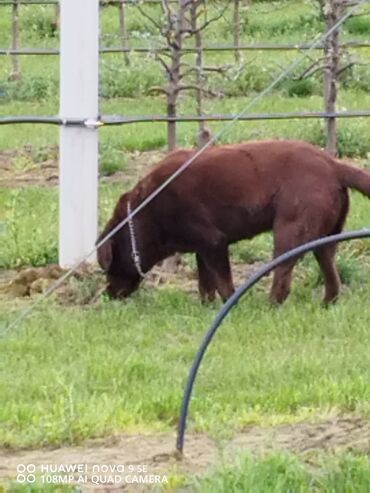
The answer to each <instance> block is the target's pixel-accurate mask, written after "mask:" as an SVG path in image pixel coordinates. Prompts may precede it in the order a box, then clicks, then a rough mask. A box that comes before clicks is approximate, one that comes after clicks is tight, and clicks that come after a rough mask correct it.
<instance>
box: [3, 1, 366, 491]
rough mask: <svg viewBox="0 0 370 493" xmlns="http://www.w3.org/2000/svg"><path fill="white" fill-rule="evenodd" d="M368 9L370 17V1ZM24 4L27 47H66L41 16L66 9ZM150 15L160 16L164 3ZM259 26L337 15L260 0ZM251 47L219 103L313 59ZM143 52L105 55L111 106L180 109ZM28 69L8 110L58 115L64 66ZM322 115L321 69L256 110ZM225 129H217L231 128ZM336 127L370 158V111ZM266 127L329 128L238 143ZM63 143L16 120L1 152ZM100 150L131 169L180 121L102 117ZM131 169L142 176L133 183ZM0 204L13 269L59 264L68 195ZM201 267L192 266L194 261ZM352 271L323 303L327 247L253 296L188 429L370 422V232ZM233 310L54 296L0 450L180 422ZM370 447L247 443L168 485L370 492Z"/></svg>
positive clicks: (111, 195) (104, 187)
mask: <svg viewBox="0 0 370 493" xmlns="http://www.w3.org/2000/svg"><path fill="white" fill-rule="evenodd" d="M0 9H1V14H0V46H9V42H10V21H9V19H10V8H8V7H4V6H0ZM42 9H44V10H42ZM271 9H274V12H273V13H272V10H271ZM364 9H365V10H364V12H365V13H366V9H368V6H366V7H365V8H364ZM22 12H23V14H22V19H21V22H22V45H23V46H28V47H30V46H34V47H36V46H44V47H51V46H57V43H58V40H57V38H54V37H51V36H50V33H49V34H48V25H49V24H48V23H47V22H44V20H43V19H45V18H46V19H47V18H48V17H50V16H51V15H52V9H50V8H49V9H47V8H46V7H31V6H26V7H24V8H22ZM152 12H153V15H158V10H156V7H153V8H152ZM102 16H103V17H102V18H103V24H102V27H103V28H102V31H103V35H104V42H105V43H106V44H107V45H108V44H110V45H115V44H117V43H118V42H119V40H118V39H117V36H116V34H114V33H117V30H118V15H117V13H116V12H115V10H114V9H112V8H106V9H104V11H103V14H102ZM128 26H129V29H130V30H131V31H133V32H134V33H135V35H134V39H133V41H132V42H133V43H136V44H138V45H139V44H140V45H143V44H145V43H148V44H149V43H150V42H153V40H154V39H157V38H155V36H156V33H155V32H154V30H153V27H152V26H151V25H150V24H148V23H147V22H146V21H145V22H142V21H141V20H140V18H139V17H138V15H137V14H135V12H134V11H133V10H128ZM243 29H244V30H243V42H245V43H250V42H276V43H278V42H279V43H288V42H301V41H306V40H310V39H312V38H313V36H314V35H315V33H317V32H319V31H320V30H321V29H322V21H321V19H320V17H319V16H318V14H317V7H316V3H315V2H314V1H313V0H312V1H304V2H296V1H291V2H274V4H273V6H272V7H271V5H269V2H256V3H255V4H254V5H253V6H252V7H251V8H250V13H249V14H248V22H246V23H245V25H244V28H243ZM112 33H113V35H112ZM231 34H232V31H231V29H230V26H229V24H228V23H227V22H223V24H222V23H221V25H220V28H219V29H216V27H215V26H214V25H211V26H210V28H209V32H208V36H209V39H210V40H213V41H214V42H219V43H224V42H231ZM369 37H370V22H369V15H364V16H360V17H356V18H353V19H351V20H350V21H349V23H348V24H347V25H346V27H345V29H344V32H343V38H344V39H357V40H368V39H369ZM157 41H158V40H157ZM158 42H159V41H158ZM353 53H354V52H353ZM356 53H357V55H356V56H357V57H358V58H359V60H360V61H361V62H363V65H361V64H360V65H358V66H357V67H356V68H354V69H353V70H352V72H351V73H348V74H347V75H346V77H345V78H343V80H342V82H341V85H340V90H339V99H338V109H339V110H345V109H348V110H349V109H367V108H369V107H370V91H369V87H370V71H369V66H368V65H367V64H368V61H369V54H370V51H369V49H363V50H358V51H356ZM244 56H245V62H246V65H245V67H244V69H243V70H242V71H241V73H240V75H239V77H234V75H235V73H233V72H232V71H231V72H230V75H229V77H228V78H225V79H220V78H217V77H213V78H212V79H210V84H211V85H212V87H213V88H215V89H217V88H222V89H223V90H224V97H222V98H210V99H207V100H206V102H205V104H206V111H207V112H209V113H221V112H222V113H235V112H237V111H240V109H241V108H242V107H243V106H245V105H246V103H247V102H248V101H250V100H252V99H253V97H254V96H255V95H256V94H257V93H258V92H259V91H260V90H262V89H263V88H264V87H265V86H266V85H267V84H268V83H269V82H270V81H271V80H272V79H273V77H274V76H275V75H276V74H278V73H279V72H280V71H281V69H282V67H285V66H287V65H288V64H289V63H290V61H291V60H293V59H294V57H295V56H297V54H296V53H294V52H289V53H279V54H276V53H268V52H267V53H265V52H260V53H257V54H253V55H252V54H249V52H248V53H246V54H245V55H244ZM131 60H132V61H133V63H132V66H131V67H130V68H126V67H125V66H124V64H123V60H122V57H121V56H111V55H109V56H106V57H105V58H103V60H102V66H101V81H102V83H101V101H100V104H101V111H102V113H104V114H124V115H137V114H149V113H153V114H162V113H164V111H165V101H164V99H163V97H161V96H155V97H154V96H151V95H149V93H148V91H149V89H150V87H151V86H152V85H158V84H160V83H162V82H163V74H162V73H161V71H160V67H159V65H158V64H156V62H155V61H154V60H152V59H149V58H147V59H143V58H135V57H133V56H132V57H131ZM232 61H233V55H232V54H217V55H215V54H214V55H207V63H210V64H215V63H230V62H232ZM21 66H22V71H23V79H22V81H20V82H19V83H11V82H9V81H8V74H9V70H10V60H9V58H5V57H3V58H0V115H17V114H35V115H36V114H40V115H43V114H57V112H58V59H57V58H56V57H45V58H44V57H27V58H26V57H24V58H22V59H21ZM321 109H322V96H321V79H320V77H316V78H314V79H313V80H312V81H311V82H310V83H309V84H308V85H307V86H306V87H305V89H304V93H303V94H302V93H301V94H299V95H298V94H297V86H295V85H294V84H293V85H292V80H288V81H287V82H286V83H285V84H282V85H281V86H280V87H278V88H277V89H276V90H275V91H274V92H273V93H272V94H270V95H269V96H268V97H266V98H264V99H263V101H261V102H260V103H258V104H257V105H256V106H255V107H254V108H253V109H252V110H251V111H252V112H288V111H303V110H321ZM193 111H194V101H193V97H192V95H191V94H188V95H187V96H186V97H183V98H182V99H181V101H180V107H179V113H182V114H191V113H193ZM210 126H211V128H212V130H213V131H214V132H215V131H217V130H218V129H221V128H222V126H223V124H221V123H220V124H212V125H210ZM338 126H339V151H340V153H341V154H342V155H344V156H346V157H347V158H348V157H351V158H354V159H355V160H356V162H357V164H360V165H361V166H365V167H368V166H369V152H370V119H365V118H364V119H353V120H341V121H340V122H339V123H338ZM196 132H197V127H196V125H194V124H181V125H179V127H178V134H179V144H181V145H188V146H189V145H193V144H194V142H195V136H196ZM265 137H266V138H267V137H287V138H300V139H304V140H308V141H311V142H314V143H317V144H319V145H322V144H323V143H324V140H323V139H324V137H323V127H322V125H321V123H320V122H318V121H314V120H307V121H301V120H299V121H298V120H297V121H270V122H267V121H264V122H258V123H257V122H253V123H251V122H249V123H239V124H237V125H236V126H234V127H233V129H232V130H231V131H230V132H229V133H228V134H227V135H225V136H224V137H223V141H229V142H233V141H241V140H247V139H251V138H253V139H255V138H256V139H261V138H265ZM57 144H58V129H57V128H56V127H48V126H40V125H32V126H22V125H17V126H16V125H9V126H2V127H1V132H0V163H1V159H4V160H5V159H6V162H7V163H8V162H9V163H10V164H11V166H12V167H13V169H14V170H19V169H20V170H25V171H27V170H28V169H29V168H32V167H36V168H37V167H38V166H40V163H42V162H43V161H45V160H46V159H50V160H55V159H56V158H57V152H58V151H57ZM100 146H101V147H100V149H101V163H102V167H103V168H105V169H110V170H113V171H114V170H116V169H117V170H118V169H121V170H122V169H123V170H125V169H126V168H127V167H129V165H130V163H129V157H128V156H129V155H128V151H132V150H139V151H145V150H150V149H164V148H165V146H166V128H165V125H156V126H154V125H152V124H149V123H145V124H137V125H130V126H124V127H112V128H103V129H101V130H100ZM25 148H27V149H28V154H27V155H26V157H25V154H24V152H23V151H24V149H25ZM49 154H50V155H49ZM50 156H51V157H50ZM133 180H134V177H133V176H131V175H129V177H128V179H127V180H126V182H125V183H127V182H130V183H132V182H133ZM122 191H123V190H122V185H121V184H120V183H111V182H108V183H104V184H101V185H100V218H99V220H100V224H101V225H102V224H103V223H104V222H105V221H106V219H107V217H108V216H109V215H110V213H111V210H112V208H113V206H114V204H115V201H116V199H117V197H118V196H119V195H120V194H121V193H122ZM0 204H1V208H0V238H1V251H0V269H1V270H0V273H1V274H2V273H5V272H7V270H8V269H24V268H26V267H29V266H44V265H48V264H51V263H55V262H56V261H57V221H58V190H57V188H56V187H26V188H6V189H5V188H4V189H2V190H0ZM369 217H370V201H369V200H368V199H366V198H364V197H362V196H360V195H359V194H357V193H353V194H352V208H351V213H350V215H349V219H348V222H347V229H359V228H362V227H369ZM271 249H272V239H271V235H269V234H266V235H262V236H260V237H258V238H255V239H253V240H252V241H248V242H240V243H239V244H238V245H235V246H233V248H232V258H233V262H234V264H243V265H244V264H252V263H254V262H256V261H258V262H260V261H267V260H269V259H270V257H271ZM185 262H186V263H187V264H189V265H190V266H192V267H193V266H194V259H193V258H192V257H191V256H186V257H185ZM338 264H339V267H340V272H341V276H342V280H343V282H344V290H343V293H342V295H341V297H340V299H339V301H338V303H337V304H336V305H335V306H332V307H330V308H328V309H324V308H323V307H322V306H321V304H320V300H321V295H322V286H321V279H320V276H319V273H318V268H317V265H316V263H315V261H314V259H313V257H312V256H311V255H309V256H307V257H306V258H305V259H304V260H303V261H302V262H300V264H299V265H298V266H297V268H296V276H295V282H294V285H293V293H292V295H291V297H290V298H289V300H288V301H287V303H286V304H285V305H284V306H283V307H281V308H279V309H276V308H272V307H270V306H269V304H268V301H267V294H268V287H269V283H270V282H271V281H270V279H264V280H263V281H262V282H261V283H260V284H259V285H257V286H256V287H255V288H254V289H253V290H252V291H251V292H250V293H248V294H247V295H246V297H245V298H244V299H243V301H242V302H241V303H240V304H239V305H238V306H237V307H236V308H235V309H234V310H233V312H232V313H231V314H230V316H229V317H228V319H227V320H226V322H225V324H224V326H223V327H222V328H221V330H220V331H219V333H218V335H217V337H216V338H215V341H214V343H213V345H211V347H210V350H209V352H208V353H207V355H206V357H205V360H204V363H203V365H202V367H201V370H200V375H199V379H198V381H197V383H196V388H195V393H194V396H193V400H192V402H191V407H190V416H189V423H188V426H189V430H188V431H189V433H190V434H195V433H201V434H207V435H208V436H210V437H211V438H212V439H213V440H214V441H215V442H216V443H217V444H218V445H219V446H220V447H221V448H222V446H223V444H225V443H228V441H229V440H231V439H232V437H234V436H235V435H237V434H238V433H239V432H240V431H241V430H245V429H247V430H248V429H250V428H251V427H252V426H256V427H258V429H261V430H264V429H265V428H266V427H272V426H273V427H276V426H278V425H281V424H286V425H289V424H291V425H294V424H296V423H301V422H302V423H308V422H313V423H320V422H321V420H325V419H326V418H331V417H336V416H351V417H358V418H361V419H363V420H364V421H365V422H368V421H370V387H369V384H368V382H369V380H370V352H369V347H370V332H369V319H370V308H369V303H368V300H369V297H370V281H369V279H370V241H369V240H363V241H356V242H350V243H346V244H342V245H341V246H340V248H339V254H338ZM245 267H246V268H247V265H245ZM91 282H92V281H91V279H89V278H86V279H82V280H80V281H78V282H77V281H76V283H77V289H79V290H80V291H81V292H84V290H85V291H86V290H91V289H93V288H94V286H91ZM35 299H36V298H35ZM29 303H30V300H29V299H28V298H17V299H15V298H13V299H9V298H7V297H5V296H3V295H0V310H1V314H0V324H1V329H4V328H5V326H6V324H7V323H8V322H9V321H12V320H14V318H15V317H16V316H17V314H19V313H21V311H22V310H23V309H25V308H26V307H28V306H29ZM220 306H221V303H220V302H219V301H218V302H215V303H213V304H211V305H206V306H202V305H201V304H200V302H199V300H198V298H197V297H196V295H194V294H192V293H189V292H185V291H184V290H182V289H180V288H179V287H178V286H173V287H171V286H170V287H168V286H167V287H165V288H157V289H155V288H153V287H151V286H148V285H144V287H143V288H142V289H141V290H140V291H139V292H137V293H136V294H135V295H134V296H132V298H130V299H129V300H127V301H125V302H118V301H109V300H108V299H106V298H105V297H101V298H100V299H99V300H98V301H97V303H95V304H91V305H89V304H77V303H76V304H75V305H73V304H60V303H59V302H58V300H57V298H56V297H54V296H52V297H51V298H49V299H48V300H47V301H46V302H44V303H41V304H40V305H39V306H38V307H37V308H36V310H35V311H34V313H33V314H32V316H31V317H30V318H28V319H27V320H25V321H24V322H23V323H22V324H21V325H20V326H19V327H18V328H17V329H15V330H14V331H13V332H12V333H11V334H8V335H7V336H6V337H2V338H1V339H0V354H1V357H0V375H1V379H0V395H1V402H2V404H1V406H0V423H1V427H0V453H7V451H8V450H9V454H11V453H13V451H14V450H15V451H21V450H23V449H25V448H31V449H33V448H34V449H37V448H40V447H61V446H70V445H75V444H83V443H85V440H86V439H91V438H97V437H106V438H107V437H111V436H119V435H121V434H133V435H135V436H136V435H146V434H153V433H154V434H157V433H171V432H173V431H174V430H175V429H176V424H177V418H178V413H179V409H180V404H181V398H182V392H183V387H184V384H185V380H186V377H187V374H188V370H189V366H190V364H191V362H192V359H193V357H194V354H195V351H196V349H197V347H198V345H199V343H200V341H201V338H202V336H203V334H204V332H205V331H206V329H207V328H208V326H209V324H210V323H211V322H212V320H213V318H214V316H215V315H216V313H217V311H218V309H219V308H220ZM4 451H5V452H4ZM369 452H370V449H369V447H368V448H367V449H366V448H365V449H357V448H356V447H354V448H353V449H351V450H349V449H348V448H347V449H340V450H337V451H333V450H329V449H328V450H325V447H322V448H321V449H320V450H316V449H315V450H314V451H309V452H307V453H296V452H294V451H290V452H289V451H285V452H284V451H280V450H278V451H274V450H273V451H269V452H266V453H261V454H259V453H257V452H256V453H253V454H246V453H240V454H238V456H237V458H236V459H235V458H234V459H233V460H227V459H226V458H225V460H221V461H219V462H217V463H216V464H214V465H213V466H212V467H211V469H209V470H207V471H206V472H202V473H199V474H197V475H196V474H194V473H190V472H180V471H177V470H171V471H170V472H169V477H170V482H169V485H168V486H167V489H166V488H165V491H176V490H178V491H185V489H186V491H196V492H198V491H199V492H225V493H226V492H227V493H228V492H240V493H241V492H243V493H244V492H253V493H260V492H264V493H265V492H268V493H270V492H271V493H285V492H294V493H295V492H297V493H298V492H299V493H301V492H333V493H334V492H335V493H336V492H343V493H346V492H356V493H357V492H358V493H365V492H367V491H369V490H370V482H369V481H370V480H369V478H370V462H369V459H368V454H369ZM5 488H6V489H5ZM41 490H42V491H54V490H55V488H50V489H45V488H43V489H42V488H41V487H39V486H33V487H29V488H28V489H27V488H25V487H23V486H21V485H19V484H18V485H17V484H15V483H12V484H11V485H9V486H7V487H5V486H4V491H14V492H15V491H17V492H18V491H19V492H22V493H23V492H25V491H27V492H31V491H32V492H34V491H41ZM62 490H63V491H75V490H73V489H71V488H70V487H66V488H65V489H62V488H59V489H58V490H57V491H62ZM0 491H1V487H0Z"/></svg>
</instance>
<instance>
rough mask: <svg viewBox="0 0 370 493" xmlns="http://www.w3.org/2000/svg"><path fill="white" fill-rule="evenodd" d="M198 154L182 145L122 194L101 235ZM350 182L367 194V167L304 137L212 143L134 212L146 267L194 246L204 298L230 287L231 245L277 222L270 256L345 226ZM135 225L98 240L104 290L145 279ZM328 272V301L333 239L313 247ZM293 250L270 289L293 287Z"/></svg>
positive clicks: (131, 286) (123, 292)
mask: <svg viewBox="0 0 370 493" xmlns="http://www.w3.org/2000/svg"><path fill="white" fill-rule="evenodd" d="M193 154H194V151H192V150H178V151H175V152H172V153H171V154H169V155H168V156H167V157H166V158H165V159H163V160H162V161H161V163H159V165H158V166H157V167H156V168H155V169H154V170H153V171H151V172H150V173H149V174H148V176H146V177H145V178H143V179H142V180H141V181H139V183H138V184H137V185H136V186H135V187H134V188H133V189H132V190H131V191H130V192H128V193H126V194H124V195H122V197H121V198H120V199H119V201H118V204H117V206H116V208H115V210H114V213H113V217H112V218H111V220H110V221H109V222H108V224H107V226H106V228H105V230H104V231H103V233H102V235H101V238H102V237H103V236H104V235H106V234H107V233H108V232H109V231H110V230H111V229H112V228H113V227H114V226H115V225H117V224H118V223H119V222H120V221H122V219H124V218H125V217H126V216H127V212H126V211H127V201H128V200H130V202H131V208H132V209H134V208H135V207H136V206H137V205H139V204H140V203H141V202H142V201H143V199H145V198H146V197H147V196H148V195H149V194H150V193H151V192H152V191H153V190H155V189H156V188H157V187H158V186H159V185H160V184H161V183H162V182H163V181H164V180H166V179H167V178H168V177H169V176H170V175H171V174H172V173H173V172H174V171H176V170H177V169H178V168H179V167H180V166H181V165H182V164H183V163H184V162H185V161H186V160H187V159H189V158H190V156H192V155H193ZM348 188H355V189H357V190H359V191H360V192H361V193H363V194H365V195H366V196H368V197H370V173H369V172H366V171H363V170H360V169H358V168H355V167H351V166H349V165H347V164H345V163H341V162H339V161H337V160H335V159H334V158H333V157H331V156H330V155H329V154H327V153H326V152H324V151H322V150H320V149H318V148H317V147H314V146H312V145H310V144H307V143H305V142H299V141H283V140H281V141H266V142H249V143H245V144H235V145H227V146H215V147H212V148H209V149H207V150H206V151H205V152H204V153H203V154H202V155H201V156H199V157H198V158H197V159H196V160H195V161H194V163H193V164H191V166H190V167H189V168H188V169H187V170H186V171H185V172H184V173H183V174H181V175H180V176H179V177H177V178H176V179H175V180H174V181H173V182H172V183H171V184H170V185H169V186H168V187H167V188H166V189H165V190H163V191H162V192H161V193H160V194H159V195H158V196H157V197H156V198H155V199H154V200H153V201H152V202H151V203H150V204H149V205H148V206H147V207H145V208H144V209H143V210H142V211H140V212H139V213H138V215H137V216H135V218H134V220H133V221H134V225H135V231H136V235H137V243H138V249H139V252H140V255H141V262H142V268H143V270H144V272H146V271H148V270H150V269H151V268H152V267H153V265H154V264H155V263H157V262H159V261H160V260H163V259H164V258H166V257H168V256H170V255H172V254H174V253H175V252H195V253H196V259H197V265H198V273H199V292H200V296H201V298H202V300H213V299H214V297H215V294H216V291H217V292H218V293H219V294H220V296H221V297H222V299H224V300H226V299H227V298H228V297H229V296H230V295H231V294H232V293H233V291H234V286H233V281H232V276H231V271H230V263H229V255H228V246H229V244H230V243H234V242H237V241H239V240H241V239H245V238H252V237H254V236H256V235H258V234H259V233H262V232H265V231H270V230H272V231H273V234H274V257H276V256H278V255H281V254H282V253H284V252H286V251H287V250H290V249H292V248H294V247H296V246H298V245H300V244H302V243H305V242H307V241H311V240H314V239H316V238H319V237H322V236H327V235H331V234H335V233H339V232H340V231H341V230H342V228H343V225H344V222H345V219H346V215H347V212H348V207H349V198H348V190H347V189H348ZM131 254H132V252H131V244H130V237H129V230H128V228H127V227H124V228H122V229H121V230H120V231H119V232H118V233H117V234H116V235H115V236H114V237H113V238H112V239H110V240H109V241H108V242H107V243H106V244H105V245H103V246H102V247H101V248H99V251H98V259H99V262H100V265H101V266H102V268H103V269H104V270H105V271H106V272H107V278H108V292H110V294H111V295H112V296H115V297H116V296H128V295H129V294H131V292H132V291H134V290H135V289H136V288H137V287H138V286H139V283H140V277H139V275H138V273H137V271H136V268H135V265H134V263H133V260H132V255H131ZM314 254H315V257H316V259H317V261H318V263H319V265H320V268H321V270H322V272H323V275H324V280H325V298H324V301H325V302H326V303H328V302H331V301H333V300H335V298H336V297H337V295H338V293H339V288H340V280H339V275H338V271H337V267H336V265H335V245H330V246H326V247H322V248H320V249H318V250H316V251H315V252H314ZM296 262H297V259H294V260H289V261H287V262H286V263H284V264H283V265H281V266H279V267H277V268H276V269H275V271H274V279H273V284H272V289H271V299H272V301H274V302H277V303H281V302H283V301H284V300H285V299H286V297H287V296H288V294H289V291H290V284H291V277H292V270H293V267H294V265H295V263H296Z"/></svg>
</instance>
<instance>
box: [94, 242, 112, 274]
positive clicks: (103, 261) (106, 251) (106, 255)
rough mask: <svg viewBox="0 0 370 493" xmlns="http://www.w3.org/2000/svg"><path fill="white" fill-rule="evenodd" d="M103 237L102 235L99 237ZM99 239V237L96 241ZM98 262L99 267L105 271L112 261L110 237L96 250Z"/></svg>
mask: <svg viewBox="0 0 370 493" xmlns="http://www.w3.org/2000/svg"><path fill="white" fill-rule="evenodd" d="M101 238H103V237H101ZM99 241H101V240H100V239H99V240H98V242H99ZM97 254H98V262H99V265H100V267H101V268H102V269H103V270H104V271H105V272H107V270H108V269H109V267H110V265H111V263H112V239H111V238H110V239H109V240H107V241H106V242H105V243H103V244H102V245H101V246H100V247H99V248H98V251H97Z"/></svg>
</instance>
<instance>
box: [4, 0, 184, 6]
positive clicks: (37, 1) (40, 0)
mask: <svg viewBox="0 0 370 493" xmlns="http://www.w3.org/2000/svg"><path fill="white" fill-rule="evenodd" d="M167 1H168V2H169V3H178V1H177V0H167ZM59 3H60V1H59V0H5V1H0V6H1V5H59ZM99 3H100V5H101V6H102V7H109V6H110V5H119V4H124V5H130V6H132V7H135V5H137V3H138V2H137V1H132V0H100V2H99ZM143 3H145V4H158V5H160V4H161V3H162V1H161V0H144V2H143Z"/></svg>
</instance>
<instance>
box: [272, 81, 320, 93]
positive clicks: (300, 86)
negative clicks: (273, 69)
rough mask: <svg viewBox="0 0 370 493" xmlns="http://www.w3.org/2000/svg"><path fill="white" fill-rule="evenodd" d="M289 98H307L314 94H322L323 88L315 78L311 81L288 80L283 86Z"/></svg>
mask: <svg viewBox="0 0 370 493" xmlns="http://www.w3.org/2000/svg"><path fill="white" fill-rule="evenodd" d="M281 88H283V89H284V90H285V91H286V92H287V94H288V96H291V97H293V96H297V97H307V96H312V95H313V94H320V93H321V88H320V85H319V83H318V81H317V80H316V79H314V78H309V79H298V80H294V79H286V80H285V81H283V83H282V84H281Z"/></svg>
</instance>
